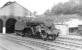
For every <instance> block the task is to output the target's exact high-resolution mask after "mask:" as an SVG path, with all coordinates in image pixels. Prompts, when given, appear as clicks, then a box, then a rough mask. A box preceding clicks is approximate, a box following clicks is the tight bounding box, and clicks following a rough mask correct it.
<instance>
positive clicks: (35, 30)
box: [16, 22, 60, 41]
mask: <svg viewBox="0 0 82 50" xmlns="http://www.w3.org/2000/svg"><path fill="white" fill-rule="evenodd" d="M59 33H60V31H59V30H58V29H54V30H52V29H51V27H48V26H46V25H45V24H44V23H42V22H26V26H25V27H24V29H22V32H20V33H17V32H16V34H17V35H20V36H22V37H30V38H37V39H43V40H44V41H46V40H55V39H56V38H57V37H58V35H59Z"/></svg>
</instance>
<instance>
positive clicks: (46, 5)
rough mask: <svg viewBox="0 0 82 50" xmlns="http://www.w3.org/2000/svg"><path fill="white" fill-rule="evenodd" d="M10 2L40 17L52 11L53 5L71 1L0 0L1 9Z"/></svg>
mask: <svg viewBox="0 0 82 50" xmlns="http://www.w3.org/2000/svg"><path fill="white" fill-rule="evenodd" d="M8 1H16V2H17V3H19V4H20V5H22V6H23V7H25V8H26V9H28V10H30V11H31V12H35V11H36V12H37V14H38V15H41V14H43V13H44V12H45V11H46V10H48V9H51V8H52V7H53V5H55V4H58V3H64V2H68V1H69V0H0V7H2V6H3V5H4V4H5V3H6V2H8Z"/></svg>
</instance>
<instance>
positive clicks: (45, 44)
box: [9, 36, 81, 50]
mask: <svg viewBox="0 0 82 50" xmlns="http://www.w3.org/2000/svg"><path fill="white" fill-rule="evenodd" d="M9 37H11V36H9ZM11 38H15V39H17V40H20V39H22V41H24V42H25V41H26V42H25V43H30V42H31V45H32V44H33V45H34V46H38V47H41V48H43V49H46V48H47V49H48V48H50V47H51V48H54V47H55V49H57V50H58V49H63V50H75V49H77V48H76V47H78V48H81V47H80V46H76V45H70V44H66V43H67V42H65V43H62V42H61V41H54V42H52V44H53V45H51V44H50V43H51V42H47V41H45V42H41V40H40V41H38V42H36V41H35V40H36V39H32V40H34V41H29V40H27V39H24V38H22V37H17V36H16V37H14V36H12V37H11ZM70 43H71V42H70Z"/></svg>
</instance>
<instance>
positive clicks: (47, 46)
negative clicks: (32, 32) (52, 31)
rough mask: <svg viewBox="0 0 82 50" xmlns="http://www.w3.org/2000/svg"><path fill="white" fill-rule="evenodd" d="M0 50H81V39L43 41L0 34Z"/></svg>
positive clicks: (65, 38)
mask: <svg viewBox="0 0 82 50" xmlns="http://www.w3.org/2000/svg"><path fill="white" fill-rule="evenodd" d="M0 50H82V39H76V38H69V37H58V38H57V39H56V40H55V41H43V40H39V39H32V38H28V37H21V36H17V35H14V34H5V35H3V34H0Z"/></svg>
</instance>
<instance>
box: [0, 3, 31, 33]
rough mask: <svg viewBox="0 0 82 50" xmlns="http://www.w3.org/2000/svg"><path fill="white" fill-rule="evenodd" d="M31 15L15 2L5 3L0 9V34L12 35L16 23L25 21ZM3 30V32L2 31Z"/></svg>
mask: <svg viewBox="0 0 82 50" xmlns="http://www.w3.org/2000/svg"><path fill="white" fill-rule="evenodd" d="M31 15H32V13H31V12H30V11H29V10H27V9H26V8H24V7H23V6H21V5H20V4H19V3H17V2H15V1H14V2H11V1H9V2H7V3H6V4H4V5H3V7H1V8H0V33H4V34H5V33H14V29H15V28H14V26H15V23H16V22H17V21H23V22H25V21H27V18H28V17H29V16H30V17H31ZM3 28H4V29H5V31H4V30H3Z"/></svg>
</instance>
